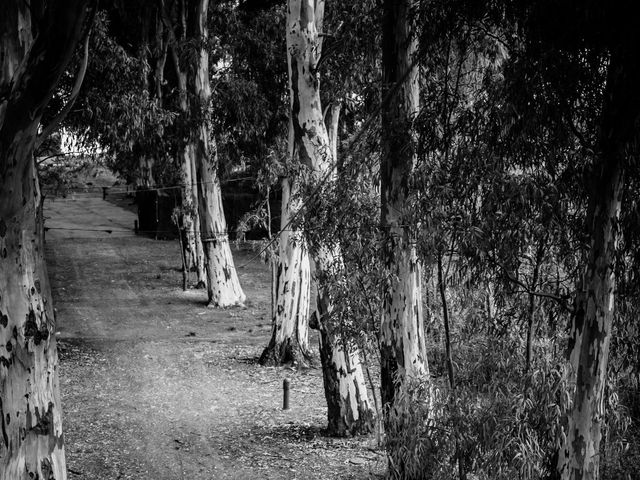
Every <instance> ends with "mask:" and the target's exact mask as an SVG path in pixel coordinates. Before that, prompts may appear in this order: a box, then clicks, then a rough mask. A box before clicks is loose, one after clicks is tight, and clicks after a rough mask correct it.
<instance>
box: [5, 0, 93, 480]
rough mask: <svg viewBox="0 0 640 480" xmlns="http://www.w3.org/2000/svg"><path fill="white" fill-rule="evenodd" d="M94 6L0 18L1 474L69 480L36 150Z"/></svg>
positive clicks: (13, 6)
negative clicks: (49, 108)
mask: <svg viewBox="0 0 640 480" xmlns="http://www.w3.org/2000/svg"><path fill="white" fill-rule="evenodd" d="M93 8H94V2H91V1H85V0H70V1H67V2H65V4H64V6H63V5H62V2H57V3H50V4H48V5H47V8H46V9H45V10H43V11H42V12H41V13H42V18H41V19H39V21H38V22H35V21H34V23H37V25H38V27H40V30H39V31H38V32H37V34H36V37H35V39H34V38H32V37H31V34H32V32H33V31H34V29H33V28H32V24H31V22H32V19H31V13H30V10H29V5H28V4H27V3H23V2H9V3H7V4H6V5H4V8H3V12H2V16H0V34H1V35H2V44H1V46H0V48H1V49H2V52H1V53H2V54H1V55H0V62H1V63H2V65H1V66H0V68H1V70H0V422H1V424H2V428H1V430H2V438H1V439H0V479H1V480H23V479H24V480H31V479H34V478H40V479H55V480H64V479H66V478H67V477H66V465H65V455H64V441H63V435H62V414H61V404H60V394H59V387H58V369H57V365H58V357H57V350H56V341H55V318H54V314H53V305H52V302H51V289H50V285H49V280H48V277H47V271H46V266H45V263H44V258H43V245H42V232H41V228H40V226H39V222H38V218H39V217H41V215H42V213H41V212H39V211H38V210H39V206H40V195H39V189H38V187H37V183H36V182H37V180H36V173H35V171H34V161H33V150H34V145H35V141H36V137H37V131H38V126H39V123H40V119H41V118H42V114H43V111H44V109H45V107H46V106H47V104H48V103H49V101H50V99H51V97H52V95H53V92H54V90H55V88H56V85H57V84H58V82H59V81H60V78H61V76H62V74H63V72H64V70H65V68H66V66H67V64H68V63H69V60H70V58H71V55H72V53H73V50H74V48H75V46H76V45H77V43H78V41H79V40H80V38H81V36H82V33H83V31H82V27H83V25H84V24H85V22H87V21H88V20H89V19H90V18H91V17H92V12H93Z"/></svg>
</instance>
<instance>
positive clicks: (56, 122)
mask: <svg viewBox="0 0 640 480" xmlns="http://www.w3.org/2000/svg"><path fill="white" fill-rule="evenodd" d="M90 36H91V32H88V33H87V36H86V38H85V40H84V48H83V51H84V53H83V57H82V64H81V65H80V70H79V71H78V76H77V77H76V81H75V83H74V85H73V89H72V90H71V95H69V100H68V101H67V103H66V105H65V106H64V107H63V108H62V110H60V112H58V114H57V115H56V116H55V118H54V119H53V120H51V122H50V123H49V125H47V126H46V127H44V128H43V129H42V132H41V133H40V135H38V138H36V143H35V148H36V149H37V148H39V147H40V145H42V142H44V141H45V140H46V139H47V138H49V136H50V135H51V134H52V133H53V132H55V131H56V130H57V129H58V128H59V127H60V124H61V123H62V121H63V120H64V119H65V118H66V117H67V115H68V114H69V112H70V111H71V109H72V108H73V104H74V103H75V101H76V99H77V98H78V94H79V93H80V87H82V82H83V81H84V76H85V74H86V73H87V64H88V63H89V37H90Z"/></svg>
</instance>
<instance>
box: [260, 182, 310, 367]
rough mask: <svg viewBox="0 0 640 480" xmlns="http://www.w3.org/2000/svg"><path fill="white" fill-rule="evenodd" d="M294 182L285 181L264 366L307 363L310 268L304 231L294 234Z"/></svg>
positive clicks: (262, 359)
mask: <svg viewBox="0 0 640 480" xmlns="http://www.w3.org/2000/svg"><path fill="white" fill-rule="evenodd" d="M291 189H292V187H291V180H290V179H288V178H285V179H284V180H283V181H282V210H281V216H280V227H281V230H280V235H279V243H278V258H277V260H276V262H275V265H274V268H275V272H274V295H273V308H272V313H271V315H272V319H271V340H270V341H269V344H268V345H267V347H266V348H265V349H264V351H263V352H262V355H261V356H260V364H261V365H282V364H285V363H291V364H298V365H299V364H301V363H307V358H309V356H310V354H309V304H310V297H311V268H310V265H309V253H308V251H307V248H306V246H305V240H304V237H303V235H302V232H298V231H292V230H291V229H290V227H289V225H288V224H289V220H290V219H291V215H292V214H293V212H294V211H296V210H297V208H298V207H295V206H293V205H292V198H291Z"/></svg>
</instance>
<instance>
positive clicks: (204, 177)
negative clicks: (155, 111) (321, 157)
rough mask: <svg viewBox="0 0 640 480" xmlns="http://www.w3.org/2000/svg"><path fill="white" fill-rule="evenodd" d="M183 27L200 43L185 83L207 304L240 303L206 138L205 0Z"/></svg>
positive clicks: (211, 145) (214, 160)
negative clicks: (188, 101) (189, 102)
mask: <svg viewBox="0 0 640 480" xmlns="http://www.w3.org/2000/svg"><path fill="white" fill-rule="evenodd" d="M189 7H190V11H189V12H188V13H187V24H188V25H187V26H188V30H190V31H191V35H192V37H193V38H194V39H196V40H198V42H199V43H200V46H199V47H198V48H197V50H196V52H195V55H194V59H193V60H192V62H193V64H192V67H193V68H192V71H191V72H190V78H189V79H188V82H187V88H188V90H189V93H190V94H191V95H190V97H191V98H190V100H191V105H190V113H191V120H192V121H193V122H194V124H193V126H192V131H191V136H190V139H189V143H190V144H191V151H190V153H191V154H192V155H193V156H192V162H193V163H194V164H195V172H196V179H197V181H196V183H197V185H198V186H197V191H198V214H199V216H200V238H201V239H202V246H203V250H204V254H205V259H206V271H207V296H208V298H209V305H210V306H215V307H228V306H232V305H237V304H242V303H243V302H244V301H245V299H246V297H245V294H244V292H243V291H242V288H241V287H240V281H239V280H238V275H237V273H236V268H235V265H234V263H233V257H232V255H231V247H230V245H229V235H228V232H227V222H226V220H225V217H224V212H223V209H222V193H221V190H220V181H219V179H218V173H217V168H218V153H217V149H216V145H215V141H214V140H213V139H209V130H208V127H207V119H206V115H207V114H208V112H207V108H208V105H209V101H210V100H211V88H210V86H209V53H208V51H207V49H206V39H207V10H208V7H209V2H208V0H197V1H196V0H194V1H192V2H190V4H189Z"/></svg>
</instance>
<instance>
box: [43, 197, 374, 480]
mask: <svg viewBox="0 0 640 480" xmlns="http://www.w3.org/2000/svg"><path fill="white" fill-rule="evenodd" d="M120 200H121V202H120V203H122V202H123V201H128V200H127V198H126V197H123V198H121V199H120ZM117 203H118V202H110V201H105V200H103V199H102V196H101V194H100V195H98V194H97V193H95V192H88V193H80V194H74V195H69V196H67V197H66V198H58V199H50V200H48V201H47V207H46V208H47V210H46V217H47V219H46V224H45V225H46V226H47V227H49V230H48V231H47V234H46V235H47V237H46V256H47V261H48V265H49V275H50V278H51V284H52V291H53V296H54V305H55V307H56V310H57V319H58V328H57V330H58V332H57V338H58V342H59V347H58V348H59V356H60V365H59V372H60V388H61V392H62V401H63V411H64V420H63V422H64V423H63V428H64V435H65V445H66V455H67V466H68V469H69V478H70V479H92V480H115V479H154V480H169V479H171V480H173V479H196V478H197V479H333V478H342V479H364V478H372V477H379V476H380V474H381V473H382V472H383V471H384V468H385V465H386V460H385V457H384V454H383V452H382V451H381V450H380V449H379V448H378V447H377V445H376V441H375V438H374V437H373V436H368V437H360V438H349V439H336V438H330V437H327V436H326V435H325V434H324V431H323V429H324V427H325V426H326V406H325V399H324V392H323V388H322V374H321V371H320V369H319V368H318V367H312V368H308V369H293V368H289V367H276V368H274V367H272V368H265V367H262V366H260V365H258V364H257V357H258V356H259V354H260V353H261V350H262V348H264V346H265V345H266V344H267V342H268V339H269V334H270V318H269V308H270V297H269V278H270V274H269V272H268V270H267V267H266V266H265V265H264V264H262V263H261V262H260V260H259V259H255V258H254V257H255V253H256V252H255V251H253V250H251V249H249V248H240V249H238V248H236V249H234V257H235V261H236V265H237V266H239V267H240V268H239V269H238V272H239V276H240V281H241V283H242V286H243V288H244V290H245V293H246V294H247V298H248V301H247V302H246V303H245V306H244V307H235V308H231V309H224V310H220V309H211V308H207V307H206V293H205V292H204V291H202V290H195V289H190V290H188V291H186V292H183V291H182V289H181V288H180V286H181V273H180V256H179V255H180V254H179V246H178V242H177V241H175V240H174V241H162V240H154V239H151V238H147V237H143V236H136V235H135V234H134V232H133V222H134V219H135V215H134V214H133V213H131V211H130V210H131V209H130V208H129V209H123V208H120V207H119V206H118V205H117ZM128 229H130V231H128ZM107 230H110V231H111V233H108V232H107ZM315 341H316V340H315V337H314V338H313V341H312V345H313V346H314V347H315V343H314V342H315ZM285 378H287V379H289V380H290V382H291V408H290V409H289V410H282V382H283V380H284V379H285Z"/></svg>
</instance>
